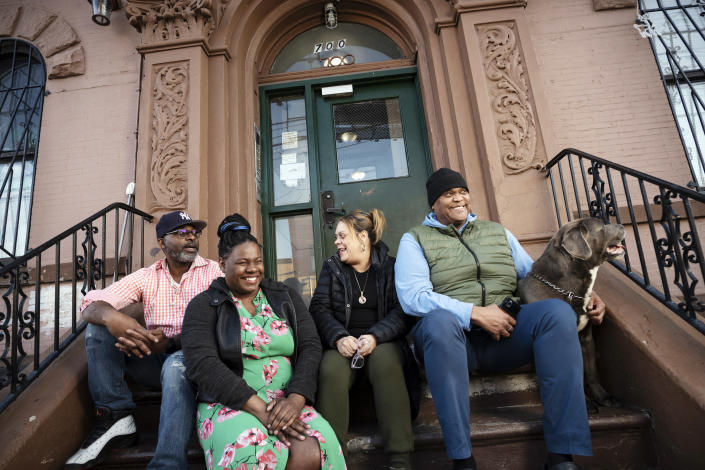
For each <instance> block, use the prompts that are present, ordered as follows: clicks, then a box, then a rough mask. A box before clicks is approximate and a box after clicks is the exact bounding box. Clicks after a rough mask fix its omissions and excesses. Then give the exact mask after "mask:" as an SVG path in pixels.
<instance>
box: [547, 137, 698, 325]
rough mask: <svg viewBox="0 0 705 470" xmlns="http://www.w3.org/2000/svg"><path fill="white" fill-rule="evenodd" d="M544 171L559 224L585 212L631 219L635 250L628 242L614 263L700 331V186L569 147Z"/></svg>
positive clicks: (608, 219) (623, 221)
mask: <svg viewBox="0 0 705 470" xmlns="http://www.w3.org/2000/svg"><path fill="white" fill-rule="evenodd" d="M544 171H545V172H546V173H547V177H548V178H550V180H551V189H552V191H553V199H554V204H555V210H556V217H557V219H558V225H559V226H560V225H562V224H563V223H564V222H568V221H571V220H573V219H574V218H581V217H588V216H590V217H598V218H600V219H603V220H604V221H605V222H606V223H611V222H616V223H619V224H623V225H625V226H627V225H629V226H631V236H632V237H633V240H630V241H629V242H630V243H631V244H632V246H634V247H635V248H636V252H632V249H629V250H627V253H626V254H625V256H624V262H620V261H611V263H612V265H613V266H615V267H616V268H617V269H619V270H620V271H621V272H622V273H624V274H625V275H626V276H628V277H629V278H630V279H631V280H632V281H634V282H635V283H636V284H638V285H639V286H641V287H642V288H643V289H644V290H646V291H647V292H648V293H649V294H651V295H652V296H653V297H655V298H656V299H658V300H659V301H660V302H661V303H663V304H664V305H665V306H666V307H668V308H669V309H670V310H672V311H673V312H675V313H676V314H678V315H679V316H680V317H681V318H683V319H684V320H685V321H686V322H688V323H689V324H691V325H692V326H693V327H695V328H696V329H697V330H698V331H700V332H701V333H703V334H705V323H703V321H702V320H703V312H705V301H704V299H705V290H704V289H703V288H704V287H705V286H704V285H703V282H704V280H705V260H704V259H703V247H702V245H703V244H702V240H701V239H700V236H699V235H698V227H697V223H696V217H697V216H698V215H699V216H700V217H703V216H705V194H701V193H698V192H695V191H692V190H690V189H688V188H685V187H682V186H678V185H675V184H672V183H669V182H668V181H664V180H662V179H659V178H656V177H653V176H650V175H647V174H645V173H642V172H640V171H636V170H633V169H631V168H627V167H625V166H622V165H619V164H616V163H612V162H609V161H607V160H604V159H602V158H599V157H596V156H594V155H590V154H588V153H585V152H581V151H580V150H575V149H570V148H568V149H564V150H562V151H561V152H560V153H558V155H556V156H555V157H554V158H553V159H552V160H551V161H550V162H548V164H547V165H546V167H545V169H544ZM634 192H635V193H637V194H639V196H637V198H638V199H637V202H636V203H635V202H634V200H633V199H632V196H631V195H632V193H634ZM659 212H660V214H659ZM702 220H703V223H702V226H703V228H705V219H702Z"/></svg>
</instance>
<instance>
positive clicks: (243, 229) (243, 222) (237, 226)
mask: <svg viewBox="0 0 705 470" xmlns="http://www.w3.org/2000/svg"><path fill="white" fill-rule="evenodd" d="M250 230H252V227H251V226H250V223H249V222H248V221H247V219H246V218H244V217H243V216H242V215H240V214H238V213H235V214H233V215H229V216H227V217H226V218H224V219H223V221H222V222H221V223H220V225H219V226H218V238H219V239H220V240H219V241H218V256H220V257H221V258H223V259H224V258H227V257H228V256H229V255H230V252H231V251H233V248H235V247H236V246H238V245H241V244H243V243H245V242H253V243H256V244H257V246H259V247H260V248H261V245H260V244H259V242H258V241H257V239H256V238H255V237H254V236H253V235H252V234H251V233H250Z"/></svg>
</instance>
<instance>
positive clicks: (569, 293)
mask: <svg viewBox="0 0 705 470" xmlns="http://www.w3.org/2000/svg"><path fill="white" fill-rule="evenodd" d="M529 274H530V275H531V276H533V277H535V278H536V279H538V280H539V281H541V282H543V283H544V284H546V285H547V286H548V287H550V288H551V289H553V290H555V291H556V292H558V293H560V294H563V295H565V296H566V297H568V302H572V301H573V299H574V298H575V299H584V298H585V297H583V296H580V295H577V294H576V293H574V292H572V291H569V290H565V289H563V288H562V287H558V286H557V285H555V284H553V283H552V282H551V281H549V280H548V279H546V278H544V277H543V276H541V275H539V274H536V273H535V272H533V271H531V272H530V273H529Z"/></svg>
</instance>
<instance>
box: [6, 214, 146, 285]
mask: <svg viewBox="0 0 705 470" xmlns="http://www.w3.org/2000/svg"><path fill="white" fill-rule="evenodd" d="M115 209H123V210H125V211H128V212H131V213H133V214H135V215H139V216H141V217H144V218H145V219H147V221H148V222H151V221H152V220H153V219H154V216H153V215H150V214H148V213H146V212H143V211H141V210H139V209H135V208H134V207H132V206H130V205H127V204H125V203H124V202H114V203H112V204H110V205H109V206H107V207H106V208H104V209H102V210H100V211H98V212H96V213H95V214H93V215H92V216H90V217H86V218H85V219H83V220H82V221H80V222H79V223H77V224H76V225H74V226H73V227H71V228H68V229H66V230H64V231H63V232H61V233H60V234H58V235H57V236H55V237H54V238H52V239H51V240H49V241H47V242H45V243H42V244H41V245H39V246H38V247H36V248H32V249H31V250H29V251H28V252H27V253H25V254H24V255H22V256H19V257H17V258H15V259H13V260H12V261H11V262H10V264H8V265H6V266H3V267H2V268H0V276H1V275H2V274H4V273H5V272H6V271H9V270H11V269H14V268H15V267H17V266H22V265H23V264H25V263H26V262H27V260H29V259H30V258H33V257H34V256H36V255H37V254H38V253H41V252H42V251H45V250H46V249H47V248H51V247H52V246H54V245H55V244H56V243H57V242H60V241H61V240H64V239H66V238H68V237H69V235H71V234H73V233H74V232H76V231H78V230H80V229H81V227H83V226H85V225H86V224H88V223H90V222H93V221H95V220H98V219H99V218H100V217H102V216H103V215H105V214H108V213H109V212H111V211H113V210H115Z"/></svg>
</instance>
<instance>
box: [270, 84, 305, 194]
mask: <svg viewBox="0 0 705 470" xmlns="http://www.w3.org/2000/svg"><path fill="white" fill-rule="evenodd" d="M271 121H272V123H271V136H272V169H273V176H274V177H273V183H272V185H273V187H274V205H275V206H283V205H287V204H302V203H307V202H311V186H310V184H309V178H308V171H309V169H308V139H307V135H306V106H305V102H304V97H303V96H286V97H278V98H273V99H272V101H271Z"/></svg>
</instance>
